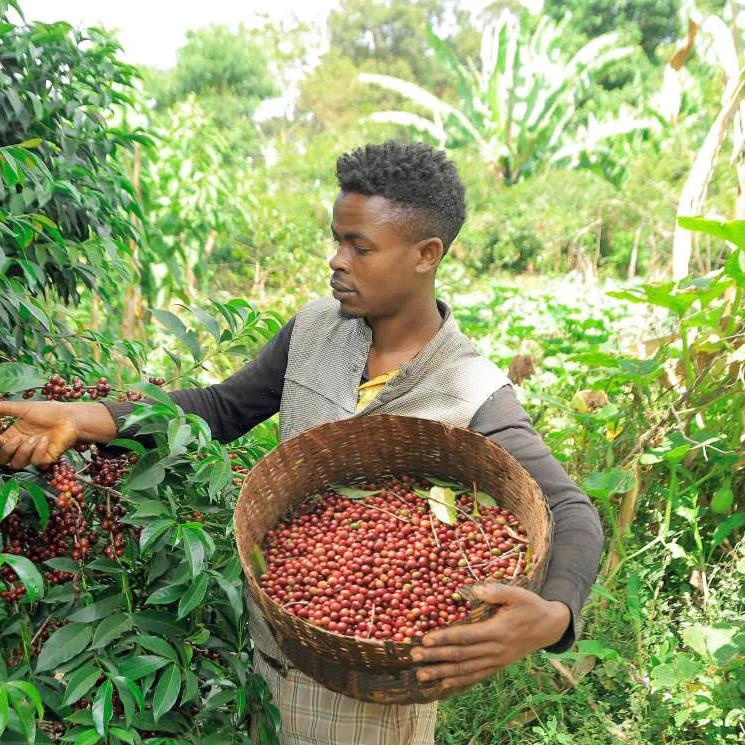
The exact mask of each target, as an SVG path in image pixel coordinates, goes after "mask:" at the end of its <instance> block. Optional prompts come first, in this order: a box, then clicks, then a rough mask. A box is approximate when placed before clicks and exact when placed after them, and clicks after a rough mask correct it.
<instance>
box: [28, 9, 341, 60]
mask: <svg viewBox="0 0 745 745" xmlns="http://www.w3.org/2000/svg"><path fill="white" fill-rule="evenodd" d="M336 6H337V3H336V2H335V0H302V2H298V0H271V2H269V1H268V0H243V1H242V2H241V0H206V1H205V0H125V1H123V0H64V2H60V0H22V1H21V8H22V10H23V13H24V15H25V17H26V20H27V21H44V22H47V23H48V22H51V21H60V20H62V21H67V22H68V23H71V24H73V25H74V26H94V25H104V26H106V27H107V28H113V29H117V30H118V32H119V40H120V42H121V43H122V46H123V48H124V57H125V59H126V60H127V61H128V62H131V63H132V64H138V65H152V66H155V67H171V66H173V65H174V64H175V62H176V50H177V49H178V48H179V47H180V46H182V44H183V43H184V41H185V39H186V31H187V30H189V29H196V28H201V27H203V26H208V25H209V24H211V23H218V24H225V25H228V26H230V27H237V26H238V25H239V24H240V23H244V24H245V25H246V26H256V25H258V23H257V18H259V17H260V14H268V15H269V16H270V17H271V18H272V19H275V20H290V19H292V17H293V15H294V16H295V17H297V18H299V19H300V20H302V21H305V22H311V23H313V22H316V23H319V24H322V23H323V21H324V20H325V18H326V16H327V15H328V13H329V11H330V10H331V9H333V8H334V7H336Z"/></svg>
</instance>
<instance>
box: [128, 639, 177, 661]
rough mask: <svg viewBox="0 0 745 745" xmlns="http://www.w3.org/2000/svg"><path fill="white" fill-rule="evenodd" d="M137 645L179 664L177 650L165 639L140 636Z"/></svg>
mask: <svg viewBox="0 0 745 745" xmlns="http://www.w3.org/2000/svg"><path fill="white" fill-rule="evenodd" d="M137 643H138V644H139V645H140V646H141V647H143V648H144V649H146V650H147V651H148V652H152V653H153V654H156V655H158V656H160V657H167V658H168V659H169V660H171V661H172V662H178V655H177V654H176V650H175V649H174V648H173V647H172V646H171V645H170V644H169V643H168V642H167V641H166V640H165V639H161V638H160V637H159V636H151V635H144V636H138V637H137Z"/></svg>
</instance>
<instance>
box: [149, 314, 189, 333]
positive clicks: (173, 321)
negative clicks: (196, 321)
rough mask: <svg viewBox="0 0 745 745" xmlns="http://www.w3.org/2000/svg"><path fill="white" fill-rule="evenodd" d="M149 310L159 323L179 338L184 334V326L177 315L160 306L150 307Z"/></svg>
mask: <svg viewBox="0 0 745 745" xmlns="http://www.w3.org/2000/svg"><path fill="white" fill-rule="evenodd" d="M150 312H151V313H152V314H153V316H154V317H155V318H156V319H157V320H158V322H159V323H161V324H162V325H163V326H165V328H166V329H168V331H170V332H171V333H172V334H174V335H175V336H177V337H178V338H179V339H182V338H183V337H184V336H186V326H184V323H183V321H182V320H181V319H180V318H179V317H178V316H177V315H174V314H173V313H171V312H170V311H169V310H161V309H160V308H151V309H150Z"/></svg>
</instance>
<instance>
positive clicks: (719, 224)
mask: <svg viewBox="0 0 745 745" xmlns="http://www.w3.org/2000/svg"><path fill="white" fill-rule="evenodd" d="M678 225H680V227H681V228H685V229H686V230H694V231H698V232H701V233H706V234H707V235H711V236H713V237H714V238H720V239H721V240H723V241H729V242H730V243H734V244H735V245H736V246H737V247H738V248H745V220H711V219H709V218H705V217H700V216H690V217H689V216H683V217H679V218H678Z"/></svg>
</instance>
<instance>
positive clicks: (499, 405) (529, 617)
mask: <svg viewBox="0 0 745 745" xmlns="http://www.w3.org/2000/svg"><path fill="white" fill-rule="evenodd" d="M470 428H471V429H473V430H475V431H476V432H479V433H481V434H483V435H486V436H487V437H489V438H490V439H492V440H493V441H494V442H497V443H498V444H500V445H501V446H502V447H504V448H505V450H507V451H508V452H509V453H510V454H511V455H512V456H513V457H514V458H515V459H516V460H518V461H519V462H520V463H521V464H522V465H523V467H524V468H525V469H526V470H527V471H528V472H529V473H530V475H531V476H532V477H533V478H534V479H535V480H536V482H537V483H538V485H539V486H540V487H541V489H542V490H543V492H544V494H545V495H546V497H547V499H548V502H549V505H550V507H551V512H552V514H553V517H554V526H555V527H554V542H553V549H552V554H551V560H550V562H549V566H548V574H547V577H546V581H545V583H544V585H543V588H542V590H541V592H540V595H537V594H536V593H534V592H530V591H528V590H524V589H521V588H519V587H514V586H511V585H503V584H501V583H498V582H483V583H479V584H477V585H476V586H475V587H474V594H475V595H476V597H477V598H478V599H479V600H483V601H484V602H487V603H493V604H495V605H497V606H498V609H497V611H496V613H495V614H494V615H493V616H492V617H491V618H489V619H487V620H486V621H480V622H478V623H472V624H465V625H455V626H451V627H449V628H445V629H437V630H435V631H430V632H429V633H428V634H427V635H426V636H425V637H424V639H423V640H422V646H420V647H415V648H414V649H412V651H411V656H412V659H413V660H414V661H415V662H418V663H425V664H424V665H423V666H422V667H420V669H419V670H417V678H418V679H419V680H422V681H434V680H438V681H440V683H439V684H440V685H441V686H443V687H444V688H459V687H461V686H469V685H472V684H473V683H476V682H478V681H479V680H483V679H484V678H487V677H489V676H490V675H492V674H493V673H494V672H495V671H496V670H499V669H501V668H503V667H506V666H507V665H510V664H512V663H513V662H516V661H517V660H519V659H520V658H521V657H524V656H525V655H526V654H530V652H534V651H536V650H538V649H546V650H548V651H551V652H562V651H564V650H566V649H567V648H568V647H570V646H571V644H572V643H573V641H574V639H575V637H576V636H577V634H578V633H579V625H580V611H581V609H582V605H583V603H584V601H585V599H586V598H587V595H588V593H589V589H590V586H591V584H592V582H593V580H594V579H595V575H596V573H597V568H598V563H599V560H600V550H601V548H602V542H603V536H602V532H601V529H600V520H599V519H598V515H597V512H596V511H595V509H594V507H593V506H592V505H591V504H590V500H589V499H588V498H587V496H586V495H585V494H584V493H583V492H582V491H581V490H580V489H578V488H577V486H576V485H575V484H574V483H572V481H571V479H570V478H569V477H568V476H567V475H566V473H565V472H564V469H563V468H562V467H561V465H560V464H559V463H558V461H557V460H556V459H555V458H553V457H552V455H551V453H550V451H549V449H548V448H547V447H546V446H545V445H544V444H543V441H542V440H541V438H540V436H539V435H538V434H537V433H536V431H535V430H534V429H533V427H532V426H531V424H530V420H529V419H528V416H527V414H526V413H525V411H524V410H523V408H522V406H520V404H519V402H518V401H517V399H516V398H515V394H514V393H513V391H512V388H511V387H510V386H506V387H504V388H500V389H499V390H498V391H496V393H494V394H493V395H492V396H490V397H489V399H488V400H487V401H486V402H485V403H484V405H483V406H481V408H480V409H479V410H478V411H477V412H476V414H475V416H474V418H473V420H472V421H471V425H470Z"/></svg>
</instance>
